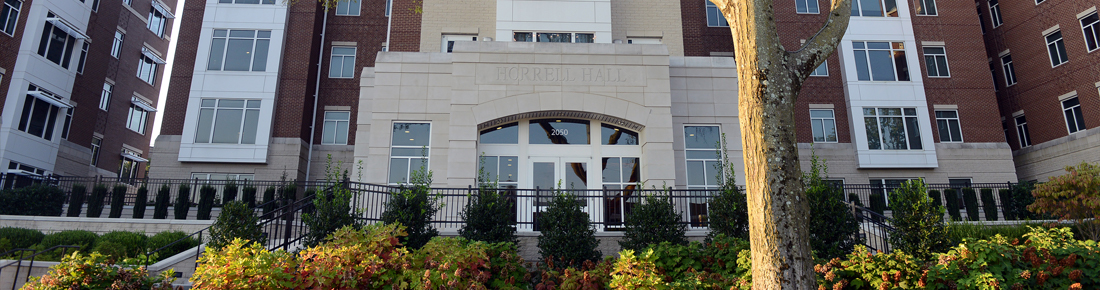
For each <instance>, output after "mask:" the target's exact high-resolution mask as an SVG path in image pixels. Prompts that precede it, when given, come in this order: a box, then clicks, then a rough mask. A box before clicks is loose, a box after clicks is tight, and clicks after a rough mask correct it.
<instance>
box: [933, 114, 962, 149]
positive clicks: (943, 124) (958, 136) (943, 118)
mask: <svg viewBox="0 0 1100 290" xmlns="http://www.w3.org/2000/svg"><path fill="white" fill-rule="evenodd" d="M936 127H937V128H939V130H940V142H944V143H947V142H962V141H963V137H962V127H960V126H959V111H957V110H943V111H940V110H936Z"/></svg>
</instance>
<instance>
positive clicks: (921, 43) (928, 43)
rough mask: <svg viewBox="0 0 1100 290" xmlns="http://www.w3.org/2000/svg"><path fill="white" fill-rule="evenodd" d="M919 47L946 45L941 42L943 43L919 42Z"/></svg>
mask: <svg viewBox="0 0 1100 290" xmlns="http://www.w3.org/2000/svg"><path fill="white" fill-rule="evenodd" d="M920 45H921V46H925V45H931V46H945V45H947V44H944V42H943V41H921V42H920Z"/></svg>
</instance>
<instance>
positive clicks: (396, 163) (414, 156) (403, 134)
mask: <svg viewBox="0 0 1100 290" xmlns="http://www.w3.org/2000/svg"><path fill="white" fill-rule="evenodd" d="M431 129H432V124H430V123H411V122H410V123H406V122H398V123H393V135H392V136H391V139H390V178H389V183H390V184H402V183H409V182H410V181H412V173H413V172H416V171H421V169H423V171H425V172H426V171H427V168H428V156H431V154H430V150H431V132H432V130H431Z"/></svg>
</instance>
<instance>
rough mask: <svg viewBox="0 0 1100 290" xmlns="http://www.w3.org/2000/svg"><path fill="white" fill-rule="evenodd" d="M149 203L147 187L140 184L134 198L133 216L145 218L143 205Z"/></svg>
mask: <svg viewBox="0 0 1100 290" xmlns="http://www.w3.org/2000/svg"><path fill="white" fill-rule="evenodd" d="M148 204H149V189H148V188H146V187H145V185H144V184H143V185H141V187H138V190H137V197H136V198H135V199H134V218H136V219H142V218H145V207H146V206H147V205H148Z"/></svg>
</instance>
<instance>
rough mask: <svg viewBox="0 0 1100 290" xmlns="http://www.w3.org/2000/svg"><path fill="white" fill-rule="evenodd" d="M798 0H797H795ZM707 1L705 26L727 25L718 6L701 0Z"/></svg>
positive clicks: (708, 0)
mask: <svg viewBox="0 0 1100 290" xmlns="http://www.w3.org/2000/svg"><path fill="white" fill-rule="evenodd" d="M795 1H798V0H795ZM703 2H705V3H707V26H710V27H729V26H730V24H729V23H728V22H726V16H725V15H722V11H718V6H716V5H714V3H711V2H710V0H703Z"/></svg>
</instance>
